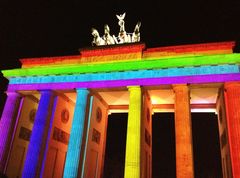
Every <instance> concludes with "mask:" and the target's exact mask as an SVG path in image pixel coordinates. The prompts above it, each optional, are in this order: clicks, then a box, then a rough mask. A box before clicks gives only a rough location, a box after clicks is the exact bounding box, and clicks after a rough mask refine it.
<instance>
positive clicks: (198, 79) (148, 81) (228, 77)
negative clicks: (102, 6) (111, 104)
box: [8, 73, 240, 91]
mask: <svg viewBox="0 0 240 178" xmlns="http://www.w3.org/2000/svg"><path fill="white" fill-rule="evenodd" d="M227 81H240V74H239V73H232V74H216V75H199V76H184V77H182V76H181V77H162V78H144V79H131V80H112V81H110V80H108V81H95V82H66V83H41V84H10V85H9V86H8V91H15V90H43V89H45V90H46V89H58V90H64V89H73V88H114V87H125V86H132V85H140V86H150V85H167V84H180V83H189V84H196V83H218V82H227Z"/></svg>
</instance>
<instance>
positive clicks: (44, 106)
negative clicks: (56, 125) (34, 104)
mask: <svg viewBox="0 0 240 178" xmlns="http://www.w3.org/2000/svg"><path fill="white" fill-rule="evenodd" d="M40 93H41V98H40V101H39V105H38V109H37V113H36V116H35V121H34V125H33V129H32V134H31V138H30V142H29V146H28V150H27V155H26V160H25V163H24V168H23V173H22V177H23V178H35V177H39V176H40V172H41V168H42V163H43V158H44V151H45V147H46V145H47V136H48V132H49V129H51V128H49V124H50V122H51V119H53V117H52V112H53V108H54V107H53V106H54V93H53V92H52V91H50V90H44V91H40Z"/></svg>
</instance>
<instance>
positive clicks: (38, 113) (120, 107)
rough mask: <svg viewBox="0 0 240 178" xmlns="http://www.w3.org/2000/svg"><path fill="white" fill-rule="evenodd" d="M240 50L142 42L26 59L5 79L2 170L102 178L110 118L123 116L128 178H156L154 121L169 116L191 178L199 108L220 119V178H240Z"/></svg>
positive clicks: (180, 163)
mask: <svg viewBox="0 0 240 178" xmlns="http://www.w3.org/2000/svg"><path fill="white" fill-rule="evenodd" d="M234 47H235V42H216V43H204V44H190V45H180V46H169V47H156V48H147V47H146V45H145V44H144V43H140V42H136V43H125V44H117V45H107V46H97V47H91V48H84V49H80V51H79V55H75V56H61V57H43V58H31V59H21V60H20V61H21V64H22V66H21V68H18V69H11V70H3V71H2V73H3V75H4V77H6V78H7V79H8V80H9V84H8V88H7V91H6V94H7V99H6V103H5V107H4V110H3V113H2V116H1V120H0V135H1V137H0V172H1V173H3V174H6V175H7V176H8V177H9V178H15V177H23V178H34V177H44V178H48V177H56V178H59V177H65V178H77V177H81V178H102V177H103V167H104V155H105V146H106V132H107V123H108V115H109V114H111V113H117V112H122V111H125V112H128V121H127V137H126V154H125V169H124V177H125V178H151V177H152V166H151V165H152V114H153V113H155V112H165V111H171V112H174V116H175V119H174V120H175V139H176V140H175V142H176V174H177V177H178V178H193V177H194V164H193V160H194V157H193V148H192V145H193V143H192V126H191V111H193V110H194V109H195V110H196V109H197V110H198V111H199V112H201V111H204V110H211V111H213V112H215V113H216V114H217V115H218V125H219V138H220V147H221V148H219V149H221V160H222V162H221V164H222V170H223V176H224V177H225V178H230V177H234V178H240V152H239V150H240V107H239V106H240V69H239V63H240V53H234V52H233V49H234ZM169 98H170V99H169ZM209 98H210V99H209ZM119 134H121V133H119ZM116 154H117V153H116Z"/></svg>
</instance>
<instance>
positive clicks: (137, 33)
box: [132, 22, 141, 43]
mask: <svg viewBox="0 0 240 178" xmlns="http://www.w3.org/2000/svg"><path fill="white" fill-rule="evenodd" d="M140 26H141V22H138V23H137V24H136V26H135V28H134V32H133V34H132V42H133V43H134V42H139V41H140Z"/></svg>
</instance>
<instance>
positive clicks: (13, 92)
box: [6, 91, 21, 97]
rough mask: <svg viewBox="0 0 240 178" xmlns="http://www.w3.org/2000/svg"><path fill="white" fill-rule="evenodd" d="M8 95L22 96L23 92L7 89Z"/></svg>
mask: <svg viewBox="0 0 240 178" xmlns="http://www.w3.org/2000/svg"><path fill="white" fill-rule="evenodd" d="M6 94H7V96H16V97H20V96H21V94H20V93H18V92H15V91H6Z"/></svg>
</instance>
